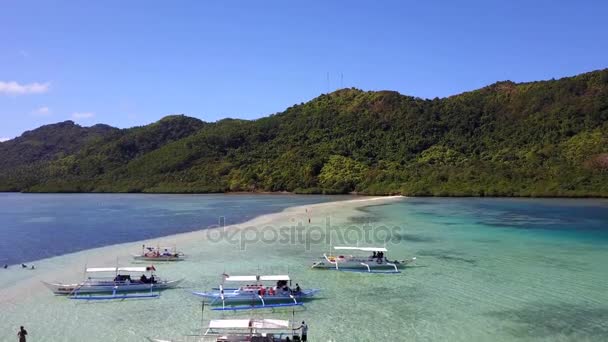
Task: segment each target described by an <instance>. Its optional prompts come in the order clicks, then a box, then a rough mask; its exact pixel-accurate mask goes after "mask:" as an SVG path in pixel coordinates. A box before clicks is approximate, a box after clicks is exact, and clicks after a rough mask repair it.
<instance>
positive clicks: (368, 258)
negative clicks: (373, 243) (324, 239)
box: [312, 246, 416, 273]
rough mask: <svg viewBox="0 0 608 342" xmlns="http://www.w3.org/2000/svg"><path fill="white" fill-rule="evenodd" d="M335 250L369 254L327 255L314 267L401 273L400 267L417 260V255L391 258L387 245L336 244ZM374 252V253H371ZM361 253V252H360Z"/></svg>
mask: <svg viewBox="0 0 608 342" xmlns="http://www.w3.org/2000/svg"><path fill="white" fill-rule="evenodd" d="M334 250H335V251H338V252H342V251H347V252H365V253H366V254H367V255H359V256H357V255H352V254H349V255H342V254H339V253H336V254H338V255H331V254H330V255H327V254H323V257H322V258H321V259H322V260H321V261H317V262H315V263H313V264H312V268H317V269H330V270H337V271H351V272H363V273H399V269H400V268H402V267H404V266H406V265H408V264H411V263H413V262H414V261H416V257H413V258H411V259H407V260H393V261H391V260H389V259H388V258H387V257H386V255H385V253H387V252H388V250H387V249H386V248H385V247H347V246H336V247H334ZM369 253H373V254H371V255H370V254H369ZM360 254H361V253H360Z"/></svg>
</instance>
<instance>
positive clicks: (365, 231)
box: [206, 216, 401, 251]
mask: <svg viewBox="0 0 608 342" xmlns="http://www.w3.org/2000/svg"><path fill="white" fill-rule="evenodd" d="M400 232H401V227H399V226H386V225H372V224H371V222H363V223H361V224H347V225H339V226H332V225H331V218H330V217H325V223H324V224H323V225H316V224H310V223H306V222H304V221H295V220H292V224H291V225H280V226H275V225H264V226H245V227H242V226H239V225H231V226H229V227H226V218H225V217H223V216H221V217H219V219H218V224H217V225H213V226H210V227H209V229H206V235H207V239H208V241H210V242H214V243H218V242H228V243H230V244H233V245H238V247H239V248H240V249H241V250H245V249H247V246H249V245H254V244H272V245H276V244H282V245H291V246H294V247H299V248H304V249H305V250H307V251H308V250H310V249H311V246H313V245H327V246H329V245H330V244H332V245H334V246H336V245H351V246H356V245H360V246H363V245H378V244H379V245H388V244H396V243H399V241H401V234H400Z"/></svg>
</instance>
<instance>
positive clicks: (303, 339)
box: [293, 321, 308, 342]
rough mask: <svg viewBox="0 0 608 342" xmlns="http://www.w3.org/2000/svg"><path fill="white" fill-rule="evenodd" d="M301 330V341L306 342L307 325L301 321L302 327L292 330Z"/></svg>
mask: <svg viewBox="0 0 608 342" xmlns="http://www.w3.org/2000/svg"><path fill="white" fill-rule="evenodd" d="M300 329H302V333H301V335H300V336H301V337H302V339H301V341H302V342H306V341H307V337H308V324H306V322H304V321H302V325H300V326H299V327H298V328H295V329H293V330H300Z"/></svg>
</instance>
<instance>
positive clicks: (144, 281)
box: [139, 274, 148, 284]
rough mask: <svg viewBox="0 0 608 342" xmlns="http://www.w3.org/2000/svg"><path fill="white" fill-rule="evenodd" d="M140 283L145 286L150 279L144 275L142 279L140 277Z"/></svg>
mask: <svg viewBox="0 0 608 342" xmlns="http://www.w3.org/2000/svg"><path fill="white" fill-rule="evenodd" d="M139 281H141V282H142V283H144V284H147V283H148V277H146V275H145V274H142V275H141V277H139Z"/></svg>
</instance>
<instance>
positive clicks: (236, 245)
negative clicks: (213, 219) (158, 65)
mask: <svg viewBox="0 0 608 342" xmlns="http://www.w3.org/2000/svg"><path fill="white" fill-rule="evenodd" d="M349 203H350V204H347V203H346V202H342V203H341V204H330V203H328V204H322V205H320V206H310V207H301V208H297V209H294V210H292V211H287V212H286V213H284V214H281V215H278V216H276V217H274V218H273V219H272V220H270V221H264V222H257V224H256V230H255V232H260V231H261V232H265V233H267V234H266V238H265V239H263V238H261V236H259V235H258V236H257V237H258V238H257V239H256V238H255V236H254V237H252V235H256V234H255V233H254V230H248V229H245V230H242V231H241V233H239V234H237V236H238V237H240V240H238V241H226V239H222V240H221V241H216V240H217V239H216V238H217V235H208V234H206V233H198V234H197V233H194V234H192V235H188V239H187V241H188V242H187V243H185V242H182V244H181V245H180V247H183V248H182V249H183V250H184V252H186V253H187V254H188V255H189V260H188V261H185V262H181V263H178V264H175V265H159V266H158V267H157V268H158V272H159V274H163V275H166V276H168V277H173V278H179V277H185V278H186V281H185V283H184V286H183V288H182V289H177V290H172V291H166V292H164V293H163V294H162V296H161V298H160V299H156V300H147V301H125V302H113V303H95V304H94V303H75V302H72V301H69V300H66V299H65V298H60V297H54V296H52V295H50V293H48V292H46V291H39V290H37V289H28V290H27V292H25V291H24V292H23V293H21V298H18V299H14V300H9V301H8V302H5V303H3V306H4V308H3V309H2V313H1V314H0V339H2V340H10V338H13V337H14V335H15V334H16V329H17V328H18V326H19V325H21V324H24V325H26V328H28V330H29V331H30V334H31V335H32V337H33V338H32V340H35V341H81V340H83V339H84V340H88V341H109V340H111V341H144V339H143V337H144V336H153V337H164V338H178V337H180V336H182V335H183V334H186V333H193V332H197V331H199V330H200V327H201V324H200V321H201V313H200V311H201V307H200V300H199V299H198V298H196V297H194V296H192V295H191V294H190V293H189V291H191V290H194V289H197V290H204V289H209V288H211V287H214V286H217V284H218V281H219V274H221V273H223V272H226V273H229V274H233V275H237V274H255V273H286V272H287V273H289V274H290V275H291V277H292V278H293V279H295V280H296V281H297V282H299V283H300V284H301V285H302V286H303V287H320V288H322V289H323V292H322V294H321V296H320V298H318V299H317V300H314V301H311V302H309V303H307V305H306V306H305V308H301V309H297V310H296V311H295V313H294V312H292V311H291V310H287V309H282V310H276V311H274V312H265V313H256V315H258V316H262V317H265V318H281V319H291V318H292V315H295V319H296V320H297V321H300V320H306V321H307V323H308V324H309V327H310V337H311V340H312V341H605V340H608V290H607V289H608V268H607V266H606V265H608V235H607V230H608V210H607V209H608V203H607V202H606V201H601V200H543V199H534V200H528V199H524V200H521V199H412V198H410V199H402V200H399V201H397V202H394V203H390V204H384V205H375V206H368V207H365V208H356V207H357V206H358V204H356V203H352V202H349ZM309 217H310V218H311V223H310V224H308V222H307V221H308V218H309ZM328 220H329V222H330V226H331V227H332V229H331V231H332V232H333V233H334V234H333V238H332V239H331V241H332V243H334V244H338V243H339V240H340V239H341V238H344V239H345V240H353V239H359V240H364V238H365V232H366V231H370V229H369V227H371V232H372V234H368V235H371V238H372V239H375V240H376V241H370V242H368V243H369V244H372V243H373V244H384V242H382V241H377V240H380V238H384V237H388V239H387V240H389V241H388V242H387V247H388V248H389V258H399V259H404V258H409V257H412V256H416V257H417V258H418V261H417V265H416V267H411V268H407V269H405V270H404V271H403V272H402V273H400V274H397V275H369V274H360V273H349V272H336V271H323V270H311V269H310V268H309V265H310V264H311V261H312V260H313V259H315V258H316V257H317V256H319V255H321V254H322V253H323V252H325V251H326V250H327V249H328V248H329V246H328V245H327V244H326V243H325V242H326V241H328V240H327V239H324V238H322V237H321V238H320V237H319V236H318V235H319V234H321V233H323V232H325V231H326V229H327V228H326V227H327V221H328ZM299 224H300V225H301V226H302V227H303V228H302V229H303V231H304V232H307V231H308V232H310V231H312V232H313V234H310V235H307V234H306V233H303V238H302V240H301V241H299V240H300V239H299V238H298V236H294V237H293V238H291V239H288V240H287V241H284V240H281V239H280V237H281V235H280V234H277V237H276V238H274V237H273V234H274V233H273V232H284V231H292V232H297V231H298V229H299V228H298V227H299ZM243 232H244V233H243ZM386 232H390V234H389V235H387V234H386ZM358 233H361V234H362V235H361V236H359V237H357V235H358ZM296 235H297V234H296ZM307 237H308V239H307ZM383 240H384V239H383ZM352 242H354V241H345V243H352ZM111 248H112V249H110V248H108V249H101V250H98V251H96V252H93V251H91V252H88V251H83V252H79V253H77V254H72V255H67V256H61V257H56V258H52V259H46V260H43V261H41V262H39V263H38V266H39V269H38V270H36V271H35V272H40V275H41V277H44V278H45V279H48V278H53V275H52V274H53V270H56V269H60V268H61V267H63V266H65V265H70V264H72V263H76V264H78V263H84V262H85V260H90V259H91V258H94V255H93V254H94V253H97V254H99V253H102V252H103V253H108V254H112V255H114V254H116V253H117V254H118V256H117V258H118V259H119V261H121V262H126V261H128V253H129V252H131V251H133V250H135V251H136V250H137V248H138V244H131V245H124V246H117V247H111ZM23 272H29V271H21V270H8V272H6V276H7V278H8V279H13V280H14V281H15V282H14V283H15V284H17V285H18V284H20V281H24V279H25V278H27V277H29V274H31V273H27V274H28V276H25V275H24V274H26V273H23ZM48 280H58V279H48ZM60 280H65V279H63V278H62V279H60ZM0 284H2V282H0ZM4 284H10V282H5V283H4ZM5 286H6V287H8V286H9V285H5ZM1 294H2V289H0V295H1ZM6 303H8V305H5V304H6ZM249 314H250V313H247V312H240V313H233V312H228V313H224V314H221V313H217V312H212V311H209V310H207V311H205V317H204V319H205V320H208V319H210V318H221V317H224V318H235V317H246V316H248V315H249ZM13 330H15V331H14V333H13Z"/></svg>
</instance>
